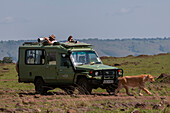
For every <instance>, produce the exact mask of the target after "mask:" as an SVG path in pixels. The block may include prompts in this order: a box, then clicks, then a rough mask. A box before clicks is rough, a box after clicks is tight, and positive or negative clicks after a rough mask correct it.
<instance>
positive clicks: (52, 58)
mask: <svg viewBox="0 0 170 113" xmlns="http://www.w3.org/2000/svg"><path fill="white" fill-rule="evenodd" d="M47 64H50V65H56V52H48V53H47Z"/></svg>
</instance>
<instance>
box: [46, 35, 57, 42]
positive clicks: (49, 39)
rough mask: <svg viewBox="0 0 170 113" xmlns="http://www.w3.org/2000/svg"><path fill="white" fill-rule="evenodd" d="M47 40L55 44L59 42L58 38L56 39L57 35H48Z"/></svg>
mask: <svg viewBox="0 0 170 113" xmlns="http://www.w3.org/2000/svg"><path fill="white" fill-rule="evenodd" d="M44 39H45V40H47V42H48V43H49V44H53V43H54V42H57V40H56V39H55V35H53V34H52V35H50V36H49V38H48V37H44Z"/></svg>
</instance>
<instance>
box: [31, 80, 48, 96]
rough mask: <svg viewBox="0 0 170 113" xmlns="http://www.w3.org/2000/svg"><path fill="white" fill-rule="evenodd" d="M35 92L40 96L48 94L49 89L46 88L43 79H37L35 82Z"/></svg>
mask: <svg viewBox="0 0 170 113" xmlns="http://www.w3.org/2000/svg"><path fill="white" fill-rule="evenodd" d="M34 85H35V91H36V93H38V94H45V93H47V89H45V88H44V81H43V79H42V78H37V79H36V80H35V82H34Z"/></svg>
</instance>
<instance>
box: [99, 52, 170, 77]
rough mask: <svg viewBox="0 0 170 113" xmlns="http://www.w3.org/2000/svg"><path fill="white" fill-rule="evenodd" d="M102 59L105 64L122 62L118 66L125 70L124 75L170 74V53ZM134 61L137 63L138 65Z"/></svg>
mask: <svg viewBox="0 0 170 113" xmlns="http://www.w3.org/2000/svg"><path fill="white" fill-rule="evenodd" d="M102 61H103V63H104V64H106V65H111V66H114V64H121V66H117V67H118V68H122V69H123V70H124V76H132V75H139V74H146V73H147V74H151V75H153V76H159V75H160V74H161V73H167V74H170V54H167V55H155V56H148V57H147V56H146V57H133V56H130V57H122V58H114V57H109V58H108V59H102ZM134 63H136V65H135V64H134Z"/></svg>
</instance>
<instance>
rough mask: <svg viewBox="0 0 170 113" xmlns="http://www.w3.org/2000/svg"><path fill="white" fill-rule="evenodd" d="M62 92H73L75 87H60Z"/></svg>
mask: <svg viewBox="0 0 170 113" xmlns="http://www.w3.org/2000/svg"><path fill="white" fill-rule="evenodd" d="M62 90H64V92H66V93H67V94H68V95H71V94H73V93H74V90H75V87H67V88H62Z"/></svg>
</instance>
